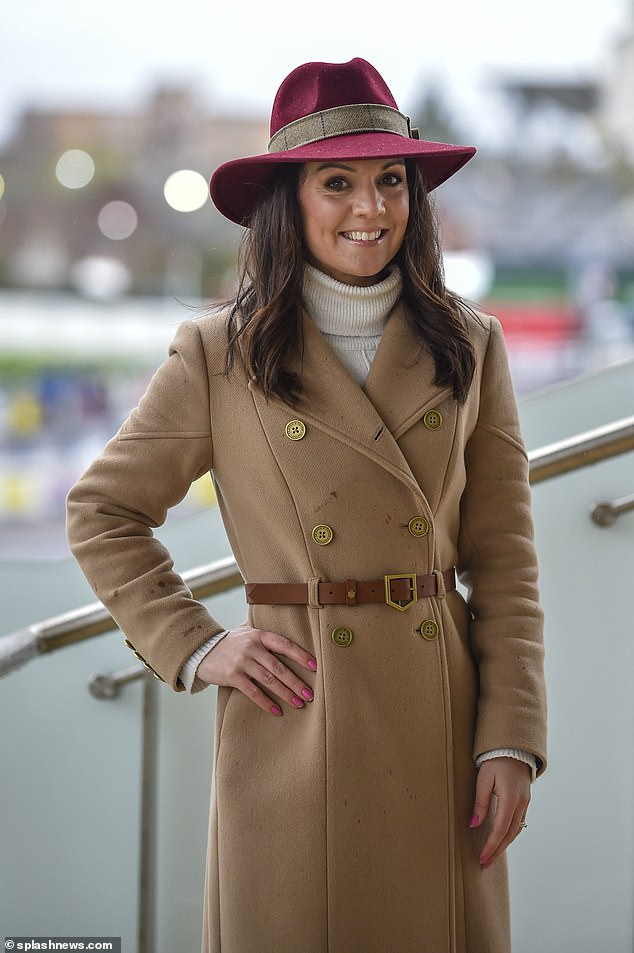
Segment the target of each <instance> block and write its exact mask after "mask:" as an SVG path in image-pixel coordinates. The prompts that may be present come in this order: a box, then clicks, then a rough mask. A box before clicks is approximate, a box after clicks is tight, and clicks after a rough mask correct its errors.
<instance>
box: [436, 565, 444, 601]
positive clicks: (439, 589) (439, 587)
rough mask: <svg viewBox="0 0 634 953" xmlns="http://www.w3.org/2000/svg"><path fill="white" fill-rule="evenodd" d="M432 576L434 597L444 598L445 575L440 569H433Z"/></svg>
mask: <svg viewBox="0 0 634 953" xmlns="http://www.w3.org/2000/svg"><path fill="white" fill-rule="evenodd" d="M434 576H435V577H436V597H437V598H438V599H444V598H445V596H446V595H447V587H446V586H445V577H444V575H443V572H442V569H434Z"/></svg>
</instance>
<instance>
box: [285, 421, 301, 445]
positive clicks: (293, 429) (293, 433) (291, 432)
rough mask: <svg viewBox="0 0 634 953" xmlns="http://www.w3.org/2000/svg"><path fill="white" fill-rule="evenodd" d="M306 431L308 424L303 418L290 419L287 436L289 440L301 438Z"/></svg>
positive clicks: (287, 425)
mask: <svg viewBox="0 0 634 953" xmlns="http://www.w3.org/2000/svg"><path fill="white" fill-rule="evenodd" d="M305 433H306V424H305V423H304V422H303V421H301V420H289V422H288V423H287V424H286V436H287V437H288V439H289V440H301V439H302V437H303V436H304V435H305Z"/></svg>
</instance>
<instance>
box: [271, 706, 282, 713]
mask: <svg viewBox="0 0 634 953" xmlns="http://www.w3.org/2000/svg"><path fill="white" fill-rule="evenodd" d="M271 711H272V712H273V714H274V715H281V714H282V709H281V708H280V706H279V705H271Z"/></svg>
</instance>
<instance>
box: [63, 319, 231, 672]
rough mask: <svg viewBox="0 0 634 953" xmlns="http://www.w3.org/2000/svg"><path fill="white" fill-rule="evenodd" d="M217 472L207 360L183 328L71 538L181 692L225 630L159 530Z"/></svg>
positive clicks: (70, 513) (105, 463)
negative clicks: (189, 663)
mask: <svg viewBox="0 0 634 953" xmlns="http://www.w3.org/2000/svg"><path fill="white" fill-rule="evenodd" d="M211 466H212V440H211V423H210V410H209V384H208V374H207V367H206V363H205V353H204V349H203V346H202V341H201V338H200V332H199V329H198V326H197V325H196V324H195V323H194V322H186V323H184V324H182V325H181V326H180V328H179V329H178V332H177V334H176V336H175V338H174V341H173V343H172V345H171V347H170V351H169V357H168V359H167V360H166V361H165V363H164V364H163V365H162V366H161V367H160V368H159V369H158V371H157V372H156V374H155V375H154V377H153V378H152V380H151V382H150V384H149V387H148V389H147V391H146V393H145V394H144V396H143V398H142V399H141V401H140V403H139V406H138V407H137V408H136V409H135V410H133V411H132V413H131V414H130V416H129V417H128V419H127V420H126V422H125V423H124V424H123V426H122V427H121V429H120V431H119V432H118V433H117V434H116V435H115V437H113V439H112V440H111V441H110V442H109V443H108V445H107V446H106V448H105V450H104V451H103V453H102V454H101V456H100V457H98V458H97V460H95V461H94V463H93V464H92V465H91V466H90V467H89V469H88V470H87V471H86V473H85V474H84V475H83V476H82V477H81V478H80V479H79V481H78V482H77V483H76V484H75V486H74V487H73V488H72V489H71V491H70V493H69V496H68V501H67V532H68V540H69V543H70V547H71V550H72V552H73V555H74V556H75V558H76V559H77V561H78V562H79V564H80V566H81V568H82V570H83V572H84V574H85V575H86V578H87V579H88V581H89V583H90V585H91V586H92V588H93V589H94V591H95V593H96V595H97V596H98V598H99V599H100V600H101V601H102V602H103V604H104V605H105V606H106V607H107V609H108V610H109V611H110V613H111V614H112V616H113V618H114V619H115V621H116V622H117V624H118V625H119V627H120V628H121V629H122V631H123V632H124V633H125V635H126V636H127V639H128V640H129V642H130V643H131V644H132V646H133V647H134V648H135V649H136V651H137V652H138V654H139V657H141V658H142V659H143V660H144V661H145V659H148V660H150V661H151V667H152V670H153V671H155V672H156V674H157V675H158V676H159V677H160V678H162V679H163V680H164V681H166V682H168V683H169V684H171V685H172V687H173V688H175V689H176V690H181V689H182V688H183V686H182V684H181V683H180V682H179V680H178V673H179V672H180V670H181V668H182V666H183V664H184V662H185V661H186V660H187V659H188V658H189V657H190V656H191V654H192V653H193V652H194V651H195V649H197V648H198V647H199V646H200V645H202V644H203V643H204V642H206V641H207V639H209V638H210V637H211V636H213V635H215V634H216V633H217V632H222V631H223V626H221V625H219V624H218V623H216V622H215V621H214V620H213V619H212V618H211V616H210V615H209V613H208V612H207V610H206V609H205V607H204V606H203V605H202V604H201V603H199V602H197V601H196V600H195V599H194V598H193V596H192V594H191V592H190V591H189V589H188V588H187V586H186V585H185V583H184V582H183V580H182V578H181V577H180V576H179V575H178V574H177V573H176V572H174V569H173V562H172V559H171V558H170V555H169V553H168V552H167V550H166V549H165V547H164V546H163V545H162V544H161V543H160V542H159V541H158V540H157V539H156V537H155V536H154V534H153V533H152V529H153V528H155V527H157V526H160V525H161V524H162V523H163V522H164V521H165V518H166V515H167V511H168V509H169V508H170V507H172V506H174V505H175V504H176V503H179V502H180V501H181V500H182V499H183V497H184V496H185V494H186V493H187V491H188V489H189V487H190V485H191V483H192V482H193V481H194V480H196V479H197V478H198V477H200V476H202V475H203V474H204V473H206V472H207V471H209V470H210V469H211ZM148 667H149V666H148Z"/></svg>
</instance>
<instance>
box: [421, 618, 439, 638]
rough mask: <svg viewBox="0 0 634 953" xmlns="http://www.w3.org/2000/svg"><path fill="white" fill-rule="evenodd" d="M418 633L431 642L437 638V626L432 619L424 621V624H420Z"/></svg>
mask: <svg viewBox="0 0 634 953" xmlns="http://www.w3.org/2000/svg"><path fill="white" fill-rule="evenodd" d="M418 631H419V632H420V634H421V635H422V637H423V638H424V639H427V641H428V642H433V641H434V639H435V638H436V637H437V636H438V626H437V624H436V623H435V622H434V620H433V619H425V621H424V622H421V624H420V626H419V629H418Z"/></svg>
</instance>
